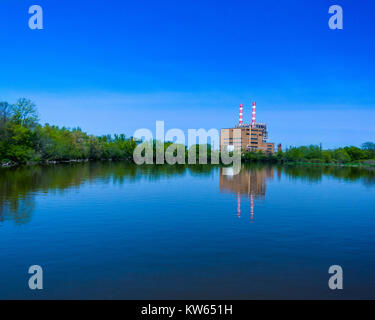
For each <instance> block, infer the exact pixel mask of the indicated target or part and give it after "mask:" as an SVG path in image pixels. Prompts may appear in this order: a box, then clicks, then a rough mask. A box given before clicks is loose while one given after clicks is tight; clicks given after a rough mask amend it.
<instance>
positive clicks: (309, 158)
mask: <svg viewBox="0 0 375 320" xmlns="http://www.w3.org/2000/svg"><path fill="white" fill-rule="evenodd" d="M242 159H243V160H244V161H245V162H251V161H259V162H279V163H323V164H360V163H365V164H367V165H371V164H372V163H373V164H374V165H375V161H374V162H372V161H368V160H373V159H375V143H373V142H366V143H364V144H363V145H362V148H358V147H353V146H350V147H344V148H337V149H330V150H323V149H322V148H321V147H320V146H317V145H310V146H302V147H290V148H287V149H286V150H285V151H279V152H277V153H276V154H275V155H267V154H264V153H263V152H261V151H258V152H245V153H244V154H243V155H242Z"/></svg>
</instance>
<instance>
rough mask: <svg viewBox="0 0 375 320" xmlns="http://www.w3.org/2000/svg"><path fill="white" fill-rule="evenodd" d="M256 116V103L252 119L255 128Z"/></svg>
mask: <svg viewBox="0 0 375 320" xmlns="http://www.w3.org/2000/svg"><path fill="white" fill-rule="evenodd" d="M255 115H256V105H255V102H253V117H252V119H251V126H252V127H255Z"/></svg>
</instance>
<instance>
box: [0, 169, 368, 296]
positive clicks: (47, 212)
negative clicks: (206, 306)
mask: <svg viewBox="0 0 375 320" xmlns="http://www.w3.org/2000/svg"><path fill="white" fill-rule="evenodd" d="M374 195H375V172H374V171H371V170H364V169H358V168H335V167H302V166H299V167H284V168H280V167H272V166H245V167H244V168H243V169H242V170H241V173H240V175H237V176H233V177H230V176H224V175H222V169H221V168H219V167H210V166H193V167H188V168H185V167H182V166H175V167H174V166H144V167H137V166H134V165H127V164H123V163H84V164H69V165H56V166H48V167H29V168H17V169H2V170H0V259H1V264H0V299H5V298H7V299H8V298H16V299H18V298H27V299H28V298H41V299H50V298H54V299H55V298H59V299H60V298H64V299H65V298H69V299H75V298H101V299H111V298H121V299H182V298H188V299H201V298H209V299H262V298H272V299H285V298H319V299H320V298H328V299H338V298H372V299H374V298H375V252H374V248H375V237H374V230H375V210H374V208H375V197H374ZM34 264H37V265H40V266H42V267H43V270H44V290H41V291H31V290H29V288H28V278H29V275H28V273H27V271H28V268H29V266H31V265H34ZM331 265H340V266H342V268H343V270H344V290H342V291H337V290H336V291H332V290H330V289H329V288H328V278H329V274H328V268H329V266H331Z"/></svg>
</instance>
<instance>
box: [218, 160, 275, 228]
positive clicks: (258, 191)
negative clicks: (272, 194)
mask: <svg viewBox="0 0 375 320" xmlns="http://www.w3.org/2000/svg"><path fill="white" fill-rule="evenodd" d="M273 177H274V168H272V167H266V168H242V170H241V172H240V173H239V174H238V175H234V176H228V175H223V169H221V170H220V179H219V189H220V192H231V193H234V194H235V195H237V216H238V217H239V218H240V217H241V198H243V196H246V197H247V198H248V199H249V200H250V201H249V202H250V220H251V222H253V220H254V211H255V200H262V199H264V198H265V195H266V180H267V179H268V178H271V179H273Z"/></svg>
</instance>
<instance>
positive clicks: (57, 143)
mask: <svg viewBox="0 0 375 320" xmlns="http://www.w3.org/2000/svg"><path fill="white" fill-rule="evenodd" d="M138 143H139V141H137V140H136V139H133V138H132V137H129V138H127V137H126V136H125V134H115V135H113V136H112V135H103V136H94V135H89V134H87V133H85V132H83V131H82V130H81V129H80V128H73V129H69V128H66V127H61V128H60V127H58V126H53V125H49V124H45V125H41V124H40V123H39V118H38V113H37V109H36V107H35V105H34V104H33V103H32V102H31V101H30V100H28V99H25V98H22V99H19V100H18V101H17V102H16V103H15V104H9V103H7V102H0V161H1V164H9V163H16V164H22V163H29V162H31V163H41V162H49V161H71V160H86V159H88V160H109V159H111V160H126V161H128V162H132V161H133V153H134V150H135V148H136V146H137V145H138ZM171 144H172V142H166V143H164V151H165V150H167V148H168V147H169V146H170V145H171ZM156 145H157V142H156V141H153V146H154V153H153V155H154V158H155V155H156V153H157V152H156ZM183 148H184V153H185V158H188V155H189V152H188V149H187V147H186V146H183ZM193 149H195V150H193ZM190 151H193V153H196V156H197V158H199V145H194V146H191V147H190ZM212 152H214V151H213V150H211V146H210V145H209V144H208V145H206V151H205V156H207V158H208V161H209V160H210V157H211V153H212ZM371 159H375V143H373V142H366V143H364V144H363V145H362V147H361V148H358V147H354V146H349V147H344V148H337V149H330V150H323V149H322V147H321V146H317V145H310V146H302V147H289V148H287V149H286V150H285V151H278V152H277V153H275V154H273V155H271V154H265V153H263V152H261V151H258V152H244V153H243V154H242V160H243V161H244V162H279V163H290V162H311V163H352V162H355V163H358V162H363V161H366V160H371Z"/></svg>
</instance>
